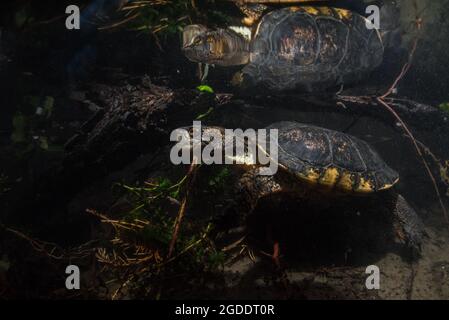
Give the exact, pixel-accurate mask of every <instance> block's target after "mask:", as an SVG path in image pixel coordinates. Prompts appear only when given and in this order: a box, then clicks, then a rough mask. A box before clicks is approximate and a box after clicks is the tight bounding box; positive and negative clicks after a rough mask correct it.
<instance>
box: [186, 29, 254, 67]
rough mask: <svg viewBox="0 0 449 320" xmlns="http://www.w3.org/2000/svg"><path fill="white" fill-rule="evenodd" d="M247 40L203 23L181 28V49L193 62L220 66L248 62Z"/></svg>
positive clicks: (227, 30) (226, 30) (232, 32)
mask: <svg viewBox="0 0 449 320" xmlns="http://www.w3.org/2000/svg"><path fill="white" fill-rule="evenodd" d="M248 46H249V44H248V41H247V40H246V39H245V38H244V37H242V36H241V35H239V34H237V33H236V32H234V31H232V30H229V29H218V30H210V29H208V28H207V27H205V26H203V25H197V24H195V25H189V26H187V27H185V28H184V30H183V44H182V50H183V52H184V55H185V56H186V57H187V59H189V60H190V61H193V62H199V63H207V64H216V65H220V66H233V65H241V64H245V63H247V62H248V59H249V50H248Z"/></svg>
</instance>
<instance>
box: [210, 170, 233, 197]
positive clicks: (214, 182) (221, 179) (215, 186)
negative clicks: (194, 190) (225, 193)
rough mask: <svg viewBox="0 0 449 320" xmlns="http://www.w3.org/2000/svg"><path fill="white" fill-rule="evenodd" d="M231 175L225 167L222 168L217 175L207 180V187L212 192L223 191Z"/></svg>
mask: <svg viewBox="0 0 449 320" xmlns="http://www.w3.org/2000/svg"><path fill="white" fill-rule="evenodd" d="M230 175H231V173H230V171H229V169H228V168H227V167H223V168H222V169H221V170H220V171H219V172H217V174H215V175H214V176H212V177H211V178H210V179H209V186H210V187H211V189H212V191H213V192H221V191H222V190H224V189H225V187H226V185H227V182H228V179H229V177H230Z"/></svg>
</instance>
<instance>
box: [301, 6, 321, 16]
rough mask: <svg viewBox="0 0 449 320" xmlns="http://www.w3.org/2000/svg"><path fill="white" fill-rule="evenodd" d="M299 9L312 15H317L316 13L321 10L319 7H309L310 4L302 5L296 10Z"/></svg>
mask: <svg viewBox="0 0 449 320" xmlns="http://www.w3.org/2000/svg"><path fill="white" fill-rule="evenodd" d="M298 10H301V11H303V12H306V13H308V14H310V15H312V16H316V15H319V14H320V10H319V9H318V8H316V7H308V6H307V7H300V8H297V9H296V10H295V11H298Z"/></svg>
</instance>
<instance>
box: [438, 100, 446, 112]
mask: <svg viewBox="0 0 449 320" xmlns="http://www.w3.org/2000/svg"><path fill="white" fill-rule="evenodd" d="M438 107H439V108H440V110H442V111H444V112H448V113H449V102H445V103H441V104H440V105H439V106H438Z"/></svg>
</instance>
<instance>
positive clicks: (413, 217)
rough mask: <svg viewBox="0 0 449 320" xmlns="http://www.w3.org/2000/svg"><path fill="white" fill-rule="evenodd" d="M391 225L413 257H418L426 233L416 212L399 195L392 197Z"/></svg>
mask: <svg viewBox="0 0 449 320" xmlns="http://www.w3.org/2000/svg"><path fill="white" fill-rule="evenodd" d="M393 223H394V228H395V231H396V235H397V237H398V238H399V239H400V240H402V241H403V242H404V243H405V244H406V245H407V247H408V248H410V249H411V250H412V254H413V256H415V257H416V256H420V254H421V245H422V241H423V238H424V236H425V235H426V232H425V230H424V225H423V223H422V221H421V219H420V218H419V217H418V215H417V214H416V211H415V210H414V209H413V208H412V207H411V206H410V205H409V204H408V202H407V201H406V200H405V199H404V197H403V196H401V195H400V194H395V195H393Z"/></svg>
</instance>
